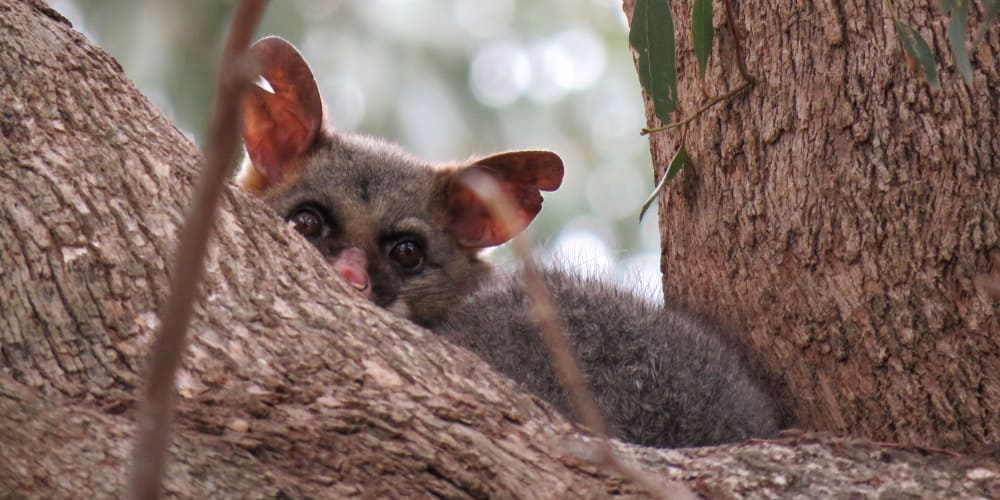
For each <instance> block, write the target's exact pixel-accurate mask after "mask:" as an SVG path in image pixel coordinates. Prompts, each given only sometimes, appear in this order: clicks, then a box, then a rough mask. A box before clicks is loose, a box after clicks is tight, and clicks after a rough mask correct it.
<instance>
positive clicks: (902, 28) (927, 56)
mask: <svg viewBox="0 0 1000 500" xmlns="http://www.w3.org/2000/svg"><path fill="white" fill-rule="evenodd" d="M893 22H894V23H895V25H896V36H897V37H899V43H900V44H902V45H903V50H905V51H906V53H907V54H909V55H910V57H911V58H913V60H914V62H916V63H917V66H920V69H922V70H923V72H924V77H925V78H927V83H928V84H929V85H930V86H931V88H934V89H939V88H941V84H940V83H939V82H938V79H937V68H936V67H935V65H934V53H933V52H931V48H930V46H929V45H927V42H926V41H924V37H922V36H920V33H917V31H916V30H914V29H913V28H911V27H909V26H908V25H907V24H906V23H904V22H903V21H901V20H899V18H894V19H893Z"/></svg>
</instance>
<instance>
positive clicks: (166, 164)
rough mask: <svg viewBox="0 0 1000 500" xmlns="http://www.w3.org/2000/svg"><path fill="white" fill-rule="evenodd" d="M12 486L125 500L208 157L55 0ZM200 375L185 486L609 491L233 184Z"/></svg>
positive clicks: (14, 348)
mask: <svg viewBox="0 0 1000 500" xmlns="http://www.w3.org/2000/svg"><path fill="white" fill-rule="evenodd" d="M0 137H2V138H3V140H2V142H0V216H2V217H0V274H2V279H0V356H2V364H0V368H2V370H0V496H3V497H8V496H15V497H17V496H27V497H92V496H94V495H98V496H121V495H122V494H123V492H124V485H125V481H126V478H127V475H126V468H127V465H128V462H129V450H130V447H131V440H132V439H133V437H134V429H133V422H134V418H135V408H136V403H137V401H136V400H135V398H136V394H138V393H139V392H140V391H138V390H137V389H138V387H139V386H140V384H141V379H142V370H143V366H144V364H145V362H144V359H145V357H146V349H147V348H148V347H149V345H150V343H151V342H150V341H151V338H150V337H151V335H152V333H153V332H154V331H155V327H156V324H157V310H158V306H159V304H160V303H161V302H162V301H163V298H164V296H165V294H166V291H165V287H166V284H167V281H168V280H167V277H168V268H169V262H170V260H171V259H170V249H171V248H172V247H173V244H174V241H173V235H174V234H175V233H176V232H177V227H178V225H179V221H180V219H181V217H182V214H183V212H184V209H185V205H186V199H187V196H188V194H189V192H190V190H191V189H190V186H191V179H192V178H193V177H194V176H195V175H196V167H197V164H198V154H197V152H196V150H195V148H194V147H193V145H192V144H191V143H190V142H189V141H188V140H187V139H186V138H184V137H183V135H182V134H180V133H179V132H178V131H177V130H176V129H175V128H174V127H173V126H172V125H171V124H170V123H169V122H168V121H167V120H165V119H164V118H162V116H161V115H160V114H159V113H158V112H157V111H156V110H155V109H154V108H153V107H152V106H151V105H150V104H149V102H148V101H147V100H146V99H145V98H144V97H142V96H141V95H140V94H139V93H138V92H137V91H136V90H135V88H134V87H133V86H132V85H131V83H129V82H128V81H127V80H126V79H125V78H124V77H123V76H122V74H121V68H120V67H119V66H118V64H117V63H116V62H115V61H114V60H113V59H111V58H110V57H109V56H107V55H106V54H105V53H103V52H102V51H100V50H99V49H97V48H95V47H93V46H91V45H90V44H89V43H88V42H87V41H86V40H85V39H84V37H83V36H82V35H80V34H79V33H77V32H75V31H73V30H72V29H70V27H69V23H68V22H67V21H66V20H65V19H62V18H61V17H60V16H59V15H58V14H57V13H55V12H52V11H51V10H49V9H48V8H47V7H45V6H44V5H42V4H40V3H39V2H37V1H13V0H0ZM216 230H217V231H216V237H215V238H214V243H213V246H212V250H211V251H210V257H209V262H208V276H207V280H206V282H205V283H204V285H203V287H202V290H203V297H202V299H201V301H200V305H199V306H198V308H197V310H196V314H195V318H194V321H193V324H192V330H191V341H190V346H189V348H188V349H187V353H186V359H185V363H184V369H183V372H182V374H181V376H180V377H179V381H178V384H179V387H178V392H179V395H180V402H179V408H178V415H177V423H176V426H175V433H174V445H173V447H172V448H171V452H172V453H171V456H172V463H171V466H170V469H169V471H168V478H167V483H166V485H167V489H168V492H170V493H172V494H174V495H176V496H180V497H185V498H216V497H279V496H281V497H306V496H311V497H343V496H348V495H356V494H364V495H367V496H376V497H386V498H395V497H405V496H444V497H469V496H475V497H485V496H490V497H515V496H527V497H558V498H564V497H605V496H632V495H636V494H639V493H640V492H641V490H640V489H639V488H638V487H637V486H636V485H635V484H633V483H632V482H631V481H630V480H628V479H626V478H623V477H620V476H618V475H617V474H615V473H613V472H610V471H606V470H603V469H601V468H599V467H597V466H593V465H590V464H588V462H587V457H588V456H590V455H591V453H589V452H588V446H589V445H588V443H589V442H590V441H588V438H587V437H586V436H585V435H584V434H582V433H581V432H580V431H579V429H577V428H576V427H575V426H573V425H571V424H569V423H568V422H566V421H565V420H564V419H562V418H560V417H559V416H558V415H557V414H556V413H555V412H554V411H553V410H552V409H551V408H550V407H548V406H547V405H545V404H543V403H541V402H539V401H538V400H536V399H534V398H532V397H530V396H527V395H524V394H523V393H520V392H518V390H517V388H516V387H514V386H513V385H512V384H511V383H510V382H509V381H506V379H503V378H501V377H499V376H498V375H496V374H494V373H493V372H491V371H490V370H489V369H488V368H486V367H485V366H484V365H483V363H482V362H480V361H478V360H477V358H475V357H474V356H473V355H472V354H470V353H468V352H466V351H463V350H461V349H458V348H456V347H454V346H451V345H449V344H447V343H445V342H443V341H441V340H440V339H438V338H437V337H435V336H433V335H432V334H430V333H428V332H426V331H424V330H421V329H419V328H417V327H415V326H413V325H412V324H410V323H408V322H406V321H404V320H401V319H398V318H394V317H392V316H390V315H388V314H386V313H385V312H383V311H381V310H379V309H376V308H375V307H373V306H372V305H370V304H368V303H365V302H361V301H359V300H358V299H355V298H354V297H353V295H352V294H344V293H342V292H343V288H342V284H341V282H340V281H339V280H337V279H335V278H334V274H333V273H332V272H331V270H330V269H329V268H328V267H329V266H327V265H326V264H325V263H324V261H323V260H322V258H320V257H319V255H318V254H317V253H316V252H315V251H314V250H313V249H312V248H311V247H309V246H308V244H306V243H305V242H304V241H302V240H301V238H298V237H296V236H295V235H293V234H292V233H291V232H290V231H288V230H287V229H286V228H284V227H283V224H280V223H279V222H277V221H276V220H275V218H274V216H273V214H272V213H270V211H269V210H268V209H267V208H265V207H264V206H263V205H261V204H259V203H257V202H255V201H254V200H252V199H250V198H248V197H246V196H245V195H243V194H242V193H240V192H236V191H230V192H227V193H226V195H225V199H224V200H223V204H222V214H221V219H220V221H219V223H218V224H217V225H216ZM614 446H615V449H616V450H618V451H619V452H621V453H623V454H625V455H626V456H628V457H630V458H631V459H632V460H635V461H636V462H638V463H639V464H640V465H641V466H642V467H643V468H645V469H646V470H647V471H649V472H651V473H652V474H654V475H658V476H661V477H664V478H671V479H682V480H685V481H686V482H687V483H688V484H689V485H690V486H691V487H692V488H693V489H695V490H696V491H699V492H702V493H704V494H706V495H709V496H735V495H745V494H749V493H756V494H759V495H781V496H788V497H794V496H800V497H814V496H817V495H822V494H824V493H830V492H838V493H843V494H852V493H854V494H872V495H875V494H883V493H896V494H901V493H910V494H921V493H923V494H931V495H940V496H946V495H951V496H955V495H961V496H969V495H981V496H989V495H991V494H995V493H997V491H1000V467H997V465H996V464H995V463H991V462H988V461H983V460H981V459H980V460H976V459H971V458H962V459H950V458H946V457H945V458H946V459H942V458H943V457H941V456H934V457H929V458H928V457H924V456H921V454H919V453H916V452H913V451H907V450H899V451H898V452H895V451H892V450H890V449H887V448H885V447H884V446H880V445H878V444H875V443H871V442H868V441H865V440H852V439H837V438H833V437H830V436H811V435H798V436H792V437H787V438H785V439H782V440H780V441H775V442H760V443H750V444H745V445H730V446H722V447H716V448H705V449H700V450H660V451H658V450H645V449H641V448H637V447H633V446H628V445H622V444H619V443H615V444H614Z"/></svg>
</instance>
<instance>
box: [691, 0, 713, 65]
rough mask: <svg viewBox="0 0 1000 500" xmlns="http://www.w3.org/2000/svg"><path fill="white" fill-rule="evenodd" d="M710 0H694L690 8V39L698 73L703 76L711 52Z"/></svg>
mask: <svg viewBox="0 0 1000 500" xmlns="http://www.w3.org/2000/svg"><path fill="white" fill-rule="evenodd" d="M714 34H715V30H714V29H713V28H712V0H694V6H693V7H692V8H691V41H692V42H693V43H694V55H695V56H696V57H697V58H698V74H700V75H701V76H705V68H706V67H708V56H710V55H711V54H712V36H713V35H714Z"/></svg>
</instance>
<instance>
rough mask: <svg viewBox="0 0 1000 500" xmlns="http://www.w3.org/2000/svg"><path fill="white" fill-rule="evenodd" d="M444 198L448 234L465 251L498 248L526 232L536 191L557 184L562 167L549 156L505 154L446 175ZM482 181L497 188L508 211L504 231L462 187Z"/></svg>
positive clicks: (537, 201)
mask: <svg viewBox="0 0 1000 500" xmlns="http://www.w3.org/2000/svg"><path fill="white" fill-rule="evenodd" d="M450 175H451V178H450V179H449V180H448V183H447V187H446V191H447V192H446V193H445V200H446V201H445V203H446V207H445V209H446V210H447V212H448V216H449V219H450V221H449V226H448V229H449V231H450V232H451V233H452V234H453V235H454V236H455V239H456V240H458V243H459V244H460V245H462V246H464V247H467V248H485V247H491V246H494V245H499V244H501V243H504V242H506V241H507V240H509V239H511V238H513V237H514V236H517V234H518V233H520V232H521V231H523V230H524V228H526V227H528V224H530V223H531V221H532V220H534V218H535V216H536V215H538V212H539V211H540V210H541V209H542V194H541V191H555V190H556V189H558V188H559V185H560V184H562V178H563V163H562V159H560V158H559V156H558V155H556V154H555V153H553V152H551V151H510V152H507V153H500V154H497V155H493V156H489V157H486V158H483V159H481V160H477V161H476V162H474V163H472V164H471V165H468V166H466V167H462V168H461V169H459V170H457V171H455V172H453V173H451V174H450ZM480 175H485V176H487V177H488V178H490V179H492V180H493V181H494V182H496V183H497V186H498V187H499V189H500V191H501V193H502V194H503V195H505V196H506V197H507V201H508V203H509V204H510V206H511V207H512V208H513V211H514V214H513V215H514V221H513V225H512V227H504V224H503V222H502V220H501V219H500V217H498V216H496V215H495V214H493V213H492V211H491V210H490V209H489V206H488V205H487V204H486V203H485V202H484V201H483V200H482V199H480V198H479V196H478V195H477V194H476V192H475V191H474V190H473V189H472V188H471V187H469V185H468V181H470V180H472V179H473V178H474V177H476V176H480Z"/></svg>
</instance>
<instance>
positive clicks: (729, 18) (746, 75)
mask: <svg viewBox="0 0 1000 500" xmlns="http://www.w3.org/2000/svg"><path fill="white" fill-rule="evenodd" d="M722 3H723V4H725V6H726V24H727V25H729V31H730V32H731V33H732V34H733V43H734V44H736V67H737V68H739V70H740V74H741V75H743V80H744V81H747V82H750V83H756V82H757V78H755V77H754V76H753V75H751V74H750V72H749V71H748V70H747V66H746V61H744V60H743V41H742V37H740V34H739V30H738V29H736V23H734V22H733V19H734V18H735V17H736V15H735V14H733V0H722Z"/></svg>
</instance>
